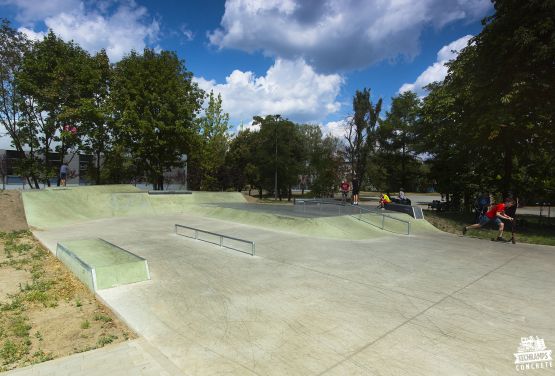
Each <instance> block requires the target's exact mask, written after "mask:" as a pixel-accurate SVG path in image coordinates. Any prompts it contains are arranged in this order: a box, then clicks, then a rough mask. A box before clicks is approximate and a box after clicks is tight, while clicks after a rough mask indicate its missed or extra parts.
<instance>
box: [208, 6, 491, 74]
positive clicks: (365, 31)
mask: <svg viewBox="0 0 555 376" xmlns="http://www.w3.org/2000/svg"><path fill="white" fill-rule="evenodd" d="M489 9H491V3H490V1H489V0H467V1H460V0H419V1H408V0H390V1H383V0H227V1H226V4H225V13H224V16H223V18H222V20H221V27H220V28H218V29H216V30H214V31H212V32H210V33H209V34H208V36H209V39H210V42H211V43H212V44H213V45H215V46H217V47H219V48H234V49H240V50H244V51H249V52H252V51H263V52H264V53H265V54H266V55H270V56H276V57H280V58H286V59H296V58H303V59H304V60H305V61H306V62H307V63H308V64H310V65H312V66H314V67H315V68H316V69H318V70H320V71H322V70H323V71H336V70H348V69H353V68H364V67H367V66H369V65H371V64H373V63H375V62H378V61H381V60H383V59H396V58H397V57H399V56H404V57H406V58H408V59H411V58H412V57H414V56H415V55H416V54H417V53H418V52H419V39H420V34H421V32H422V30H423V29H424V28H425V27H427V26H433V27H435V28H441V27H443V26H445V25H446V24H448V23H450V22H454V21H457V20H467V21H470V20H475V19H478V18H481V17H482V16H484V15H485V14H486V13H487V11H488V10H489Z"/></svg>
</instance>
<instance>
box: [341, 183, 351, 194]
mask: <svg viewBox="0 0 555 376" xmlns="http://www.w3.org/2000/svg"><path fill="white" fill-rule="evenodd" d="M341 190H342V191H344V192H347V191H348V190H349V183H347V182H345V183H341Z"/></svg>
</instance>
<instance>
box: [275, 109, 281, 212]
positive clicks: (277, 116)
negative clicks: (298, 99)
mask: <svg viewBox="0 0 555 376" xmlns="http://www.w3.org/2000/svg"><path fill="white" fill-rule="evenodd" d="M279 117H280V115H275V117H274V131H275V132H274V135H275V139H276V142H275V144H276V150H275V154H274V167H275V175H274V201H277V198H278V197H277V196H278V194H277V127H278V121H279Z"/></svg>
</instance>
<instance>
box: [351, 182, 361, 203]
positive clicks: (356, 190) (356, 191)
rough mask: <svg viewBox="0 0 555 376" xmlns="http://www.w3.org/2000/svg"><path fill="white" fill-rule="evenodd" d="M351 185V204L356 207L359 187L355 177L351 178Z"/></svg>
mask: <svg viewBox="0 0 555 376" xmlns="http://www.w3.org/2000/svg"><path fill="white" fill-rule="evenodd" d="M352 185H353V195H352V198H351V204H353V205H358V193H359V189H360V186H359V182H358V179H357V177H356V176H354V177H353V181H352Z"/></svg>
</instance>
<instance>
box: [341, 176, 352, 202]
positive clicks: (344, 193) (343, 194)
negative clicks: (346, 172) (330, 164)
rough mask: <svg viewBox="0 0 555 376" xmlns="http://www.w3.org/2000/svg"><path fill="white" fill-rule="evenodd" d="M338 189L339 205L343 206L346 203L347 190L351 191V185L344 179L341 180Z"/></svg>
mask: <svg viewBox="0 0 555 376" xmlns="http://www.w3.org/2000/svg"><path fill="white" fill-rule="evenodd" d="M339 188H340V189H341V203H342V204H344V203H346V202H347V194H348V193H349V189H351V185H350V184H349V182H348V181H347V180H346V179H343V181H342V182H341V185H340V186H339Z"/></svg>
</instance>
